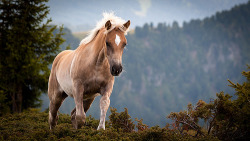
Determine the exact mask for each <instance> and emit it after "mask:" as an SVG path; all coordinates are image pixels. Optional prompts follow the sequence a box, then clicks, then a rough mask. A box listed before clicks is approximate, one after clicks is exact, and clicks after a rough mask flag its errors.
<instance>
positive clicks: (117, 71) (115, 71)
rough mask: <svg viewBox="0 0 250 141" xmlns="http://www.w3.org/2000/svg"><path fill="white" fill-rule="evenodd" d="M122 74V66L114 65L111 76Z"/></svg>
mask: <svg viewBox="0 0 250 141" xmlns="http://www.w3.org/2000/svg"><path fill="white" fill-rule="evenodd" d="M121 72H122V65H113V66H112V67H111V74H112V75H113V76H118V75H119V74H120V73H121Z"/></svg>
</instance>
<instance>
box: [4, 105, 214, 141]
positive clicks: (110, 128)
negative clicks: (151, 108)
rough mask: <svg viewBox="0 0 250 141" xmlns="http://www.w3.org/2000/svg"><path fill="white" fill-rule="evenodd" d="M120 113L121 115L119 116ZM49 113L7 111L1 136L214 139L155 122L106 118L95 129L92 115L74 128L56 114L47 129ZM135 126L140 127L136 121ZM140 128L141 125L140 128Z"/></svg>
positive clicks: (35, 138)
mask: <svg viewBox="0 0 250 141" xmlns="http://www.w3.org/2000/svg"><path fill="white" fill-rule="evenodd" d="M112 115H113V116H115V117H113V121H114V118H115V119H116V120H117V119H118V120H119V119H125V121H129V120H131V119H129V118H127V117H128V116H129V115H128V113H127V112H125V111H124V112H122V113H114V114H112ZM119 115H123V117H122V116H120V117H118V116H119ZM47 121H48V113H45V112H42V113H41V112H38V110H37V109H29V110H27V111H25V112H23V113H19V114H8V115H4V116H3V117H0V125H1V126H0V140H46V141H47V140H134V141H143V140H179V139H182V140H199V139H203V140H217V139H216V138H215V137H212V136H199V137H192V136H190V135H181V134H177V132H176V131H175V130H172V129H168V128H159V127H158V126H156V127H152V128H150V129H145V130H137V131H136V130H135V128H134V127H135V125H134V124H133V123H131V122H130V123H128V124H130V125H132V126H133V128H131V129H133V130H126V129H127V127H129V125H125V124H121V122H120V123H114V122H110V121H109V122H107V123H106V125H107V126H106V130H101V131H97V130H96V128H97V126H98V120H95V119H94V118H92V117H91V116H89V117H87V119H86V121H87V122H86V125H85V126H84V127H82V128H81V129H78V130H76V129H74V128H73V127H72V125H71V121H70V116H69V115H65V114H60V115H59V121H58V125H57V126H56V128H55V129H54V130H53V131H50V130H49V125H48V122H47ZM112 123H113V124H112ZM136 126H137V127H141V124H140V123H139V122H138V124H137V125H136ZM139 129H140V128H139Z"/></svg>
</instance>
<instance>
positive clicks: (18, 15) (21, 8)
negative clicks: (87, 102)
mask: <svg viewBox="0 0 250 141" xmlns="http://www.w3.org/2000/svg"><path fill="white" fill-rule="evenodd" d="M47 1H48V0H29V1H24V0H3V1H1V2H0V9H1V13H0V21H1V23H0V32H1V38H0V44H1V48H0V58H1V60H0V90H1V93H3V94H4V95H5V96H6V99H5V101H6V102H10V105H11V106H10V107H11V108H10V109H11V111H12V112H21V111H22V109H26V108H29V107H37V106H40V102H41V101H40V100H39V97H40V95H41V93H42V92H45V91H46V90H47V83H48V76H49V72H50V70H49V68H48V66H49V64H51V63H52V61H53V59H54V57H55V56H56V54H57V53H58V51H59V46H60V45H61V44H62V42H63V41H64V40H63V39H62V38H61V36H62V34H63V33H62V28H60V31H59V32H58V34H55V35H53V31H54V30H55V29H56V26H50V25H49V23H50V22H51V19H48V20H47V21H45V22H44V20H45V18H46V16H47V14H48V13H49V7H48V6H46V5H45V3H46V2H47Z"/></svg>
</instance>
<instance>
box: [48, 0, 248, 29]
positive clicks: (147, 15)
mask: <svg viewBox="0 0 250 141" xmlns="http://www.w3.org/2000/svg"><path fill="white" fill-rule="evenodd" d="M247 1H248V0H50V1H49V2H48V4H47V5H48V6H49V7H50V14H49V16H48V18H52V21H53V22H52V24H56V25H64V27H67V28H69V29H71V30H72V31H73V32H81V31H86V30H90V29H92V28H94V26H95V24H96V22H97V21H99V20H101V18H102V13H103V12H114V13H115V14H116V15H117V16H119V17H121V18H123V19H124V20H131V27H132V28H135V27H136V26H143V25H144V24H145V23H153V24H154V26H157V24H158V23H166V24H172V23H173V21H177V22H178V23H179V25H182V23H183V22H184V21H186V22H189V21H190V20H191V19H204V18H205V17H210V16H212V15H214V14H215V13H216V12H220V11H223V10H230V9H231V8H232V7H234V6H235V5H238V4H242V3H247Z"/></svg>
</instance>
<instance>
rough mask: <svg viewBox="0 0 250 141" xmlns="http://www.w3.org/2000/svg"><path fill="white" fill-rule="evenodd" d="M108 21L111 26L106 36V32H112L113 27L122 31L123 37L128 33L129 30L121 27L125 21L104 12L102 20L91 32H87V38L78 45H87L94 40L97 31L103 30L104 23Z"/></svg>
mask: <svg viewBox="0 0 250 141" xmlns="http://www.w3.org/2000/svg"><path fill="white" fill-rule="evenodd" d="M108 20H110V22H111V24H112V27H111V28H110V29H109V30H108V31H107V32H106V34H107V33H108V32H110V31H111V30H113V29H114V28H115V27H119V29H120V30H121V31H123V32H124V34H125V35H126V34H127V32H128V31H129V29H126V28H124V27H123V24H124V23H125V22H126V21H125V20H123V19H122V18H120V17H117V16H115V14H114V13H113V12H111V13H106V12H105V13H103V19H102V20H100V21H99V22H97V24H96V27H95V28H94V29H93V30H91V31H90V32H89V34H88V36H87V37H86V38H84V39H83V40H82V41H81V42H80V45H81V44H87V43H89V42H91V41H92V40H93V39H94V38H95V36H96V34H97V33H98V31H99V30H100V29H101V28H104V26H105V23H106V22H107V21H108Z"/></svg>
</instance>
